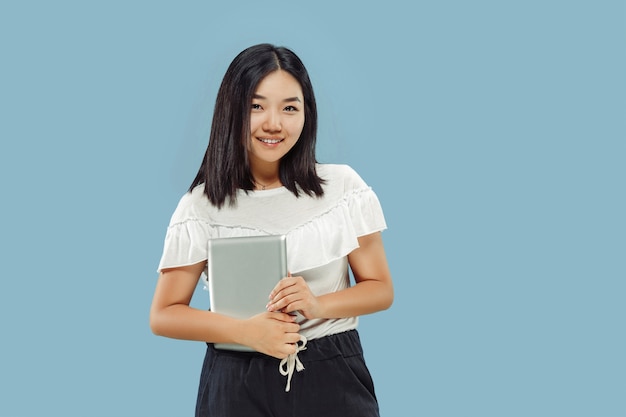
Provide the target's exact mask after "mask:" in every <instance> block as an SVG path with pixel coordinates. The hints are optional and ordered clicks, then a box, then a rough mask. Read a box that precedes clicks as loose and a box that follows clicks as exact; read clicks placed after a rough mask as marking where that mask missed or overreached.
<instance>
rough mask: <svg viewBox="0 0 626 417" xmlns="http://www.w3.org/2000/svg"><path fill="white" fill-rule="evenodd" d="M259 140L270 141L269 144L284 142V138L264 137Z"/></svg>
mask: <svg viewBox="0 0 626 417" xmlns="http://www.w3.org/2000/svg"><path fill="white" fill-rule="evenodd" d="M259 140H260V141H261V142H263V143H269V144H275V143H279V142H282V139H263V138H259Z"/></svg>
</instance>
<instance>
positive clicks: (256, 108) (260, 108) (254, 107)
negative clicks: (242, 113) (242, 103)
mask: <svg viewBox="0 0 626 417" xmlns="http://www.w3.org/2000/svg"><path fill="white" fill-rule="evenodd" d="M251 109H252V110H263V107H261V105H260V104H257V103H252V107H251Z"/></svg>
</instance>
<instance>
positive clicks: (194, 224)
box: [158, 193, 212, 272]
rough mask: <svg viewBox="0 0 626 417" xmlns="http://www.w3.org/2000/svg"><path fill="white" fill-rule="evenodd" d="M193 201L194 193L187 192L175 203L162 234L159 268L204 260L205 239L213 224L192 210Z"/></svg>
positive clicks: (205, 254)
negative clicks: (167, 224)
mask: <svg viewBox="0 0 626 417" xmlns="http://www.w3.org/2000/svg"><path fill="white" fill-rule="evenodd" d="M195 202H197V196H194V195H192V194H191V193H187V194H185V195H184V196H183V197H182V198H181V200H180V202H179V203H178V206H177V207H176V210H175V211H174V214H173V215H172V218H171V220H170V224H169V226H168V228H167V232H166V234H165V242H164V244H163V254H162V255H161V261H160V262H159V267H158V271H159V272H160V271H161V270H162V269H166V268H175V267H179V266H188V265H193V264H196V263H198V262H202V261H205V260H207V257H208V256H207V242H208V240H209V239H210V238H211V235H212V227H211V225H210V224H209V222H208V221H207V220H206V219H203V218H200V217H199V216H197V215H196V214H195V212H196V207H195V206H194V203H195Z"/></svg>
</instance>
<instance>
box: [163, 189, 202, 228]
mask: <svg viewBox="0 0 626 417" xmlns="http://www.w3.org/2000/svg"><path fill="white" fill-rule="evenodd" d="M211 207H212V205H211V202H210V201H209V199H208V197H207V196H206V194H204V184H201V185H198V186H196V187H194V188H193V189H192V190H191V191H188V192H186V193H185V194H183V196H182V197H181V198H180V200H179V201H178V205H177V206H176V210H174V214H173V215H172V219H171V221H170V224H175V223H181V222H185V221H187V220H208V218H207V217H208V216H209V213H210V212H211V210H210V208H211Z"/></svg>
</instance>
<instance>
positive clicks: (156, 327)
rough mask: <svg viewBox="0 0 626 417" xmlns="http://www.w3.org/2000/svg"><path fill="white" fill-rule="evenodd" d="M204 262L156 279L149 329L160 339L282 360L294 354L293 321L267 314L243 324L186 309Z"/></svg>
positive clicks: (173, 270) (219, 316) (165, 270)
mask: <svg viewBox="0 0 626 417" xmlns="http://www.w3.org/2000/svg"><path fill="white" fill-rule="evenodd" d="M204 265H205V263H204V262H201V263H198V264H195V265H191V266H184V267H178V268H171V269H164V270H163V271H161V274H160V275H159V280H158V282H157V286H156V290H155V292H154V298H153V300H152V306H151V308H150V328H151V329H152V332H153V333H154V334H156V335H159V336H166V337H171V338H175V339H185V340H197V341H204V342H212V343H239V344H243V345H247V346H251V347H253V348H254V349H256V350H258V351H259V352H263V353H266V354H268V355H271V356H274V357H277V358H279V359H282V358H284V357H286V356H287V355H289V354H291V353H294V352H295V349H296V348H295V345H294V344H295V343H296V342H297V341H298V340H299V338H300V336H299V334H298V333H297V332H298V330H299V326H298V325H297V324H296V323H294V318H293V317H291V316H289V315H288V314H285V313H278V312H267V313H261V314H259V315H257V316H254V317H251V318H249V319H245V320H239V319H235V318H232V317H227V316H224V315H220V314H217V313H212V312H210V311H205V310H199V309H195V308H192V307H190V306H189V303H190V301H191V297H192V296H193V293H194V290H195V288H196V285H197V283H198V279H199V278H200V274H201V273H202V270H203V269H204Z"/></svg>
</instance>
